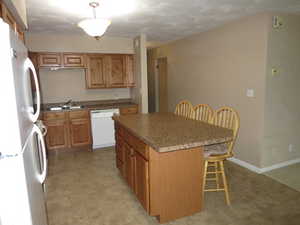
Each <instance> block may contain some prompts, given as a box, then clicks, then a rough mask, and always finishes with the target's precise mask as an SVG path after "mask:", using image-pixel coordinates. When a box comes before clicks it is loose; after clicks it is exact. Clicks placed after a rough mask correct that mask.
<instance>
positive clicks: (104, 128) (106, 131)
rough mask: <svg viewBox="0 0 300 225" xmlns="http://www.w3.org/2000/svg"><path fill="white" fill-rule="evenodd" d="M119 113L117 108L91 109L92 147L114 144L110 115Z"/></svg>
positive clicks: (112, 122) (113, 130)
mask: <svg viewBox="0 0 300 225" xmlns="http://www.w3.org/2000/svg"><path fill="white" fill-rule="evenodd" d="M119 113H120V112H119V109H103V110H102V109H101V110H91V121H92V135H93V149H97V148H103V147H108V146H113V145H115V143H116V141H115V128H114V121H113V120H112V116H113V115H114V114H119Z"/></svg>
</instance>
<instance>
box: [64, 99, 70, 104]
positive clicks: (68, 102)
mask: <svg viewBox="0 0 300 225" xmlns="http://www.w3.org/2000/svg"><path fill="white" fill-rule="evenodd" d="M71 104H72V99H70V100H69V101H67V102H66V103H65V104H64V105H71Z"/></svg>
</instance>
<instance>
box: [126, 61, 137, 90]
mask: <svg viewBox="0 0 300 225" xmlns="http://www.w3.org/2000/svg"><path fill="white" fill-rule="evenodd" d="M125 68H126V86H127V87H134V86H135V77H134V58H133V55H126V56H125Z"/></svg>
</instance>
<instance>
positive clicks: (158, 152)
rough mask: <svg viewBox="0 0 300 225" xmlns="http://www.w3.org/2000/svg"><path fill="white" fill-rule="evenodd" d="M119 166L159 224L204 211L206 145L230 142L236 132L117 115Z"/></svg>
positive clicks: (163, 116) (176, 119) (155, 116)
mask: <svg viewBox="0 0 300 225" xmlns="http://www.w3.org/2000/svg"><path fill="white" fill-rule="evenodd" d="M113 119H114V120H115V129H116V132H115V136H116V165H117V168H118V169H119V171H120V174H121V176H122V177H124V179H125V180H126V182H127V183H128V185H129V187H130V188H131V189H132V190H133V192H134V193H135V195H136V196H137V198H138V200H139V201H140V203H141V204H142V206H143V207H144V208H145V210H146V211H147V213H148V214H150V215H151V216H157V218H158V220H159V222H160V223H165V222H168V221H171V220H174V219H177V218H180V217H184V216H189V215H192V214H194V213H197V212H199V211H201V210H202V206H203V204H202V179H203V146H205V145H211V144H217V143H223V142H227V141H230V140H231V139H232V135H233V133H232V130H229V129H225V128H221V127H217V126H214V125H211V124H208V123H204V122H199V121H195V120H190V119H186V118H184V117H180V116H176V115H174V114H173V113H152V114H135V115H126V116H122V115H121V116H114V117H113Z"/></svg>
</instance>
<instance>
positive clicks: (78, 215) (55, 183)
mask: <svg viewBox="0 0 300 225" xmlns="http://www.w3.org/2000/svg"><path fill="white" fill-rule="evenodd" d="M225 167H226V172H227V174H228V180H229V185H230V190H231V192H230V196H231V201H232V205H231V206H230V207H228V206H226V204H225V201H224V196H223V194H222V193H207V194H206V196H205V207H204V210H203V211H202V212H199V213H197V214H195V215H193V216H189V217H185V218H182V219H178V220H175V221H173V222H170V223H168V224H170V225H171V224H173V225H175V224H178V225H179V224H180V225H271V224H272V225H299V224H300V192H297V191H295V190H293V189H291V188H289V187H287V186H286V185H283V184H281V183H279V182H276V181H275V180H273V179H271V178H269V177H267V176H264V175H258V174H255V173H252V172H250V171H248V170H246V169H244V168H241V167H239V166H237V165H235V164H232V163H230V162H226V164H225ZM47 207H48V217H49V225H121V224H122V225H155V224H158V222H157V220H156V219H155V218H154V217H150V216H148V215H147V213H146V212H145V211H144V209H143V208H142V207H141V206H140V204H139V202H138V201H137V200H136V198H135V196H134V195H133V194H132V193H131V191H130V189H129V188H128V187H127V185H126V184H125V182H124V181H123V180H122V179H121V177H120V176H119V174H118V171H117V169H116V168H115V153H114V150H113V149H106V150H98V151H96V152H75V153H63V154H59V155H56V156H54V155H52V156H50V157H49V175H48V179H47Z"/></svg>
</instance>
